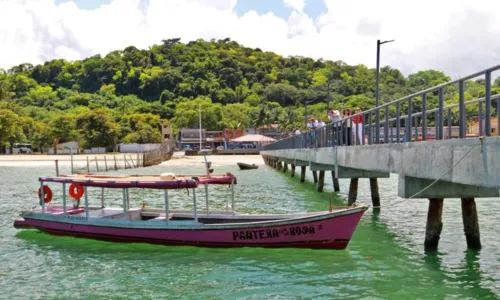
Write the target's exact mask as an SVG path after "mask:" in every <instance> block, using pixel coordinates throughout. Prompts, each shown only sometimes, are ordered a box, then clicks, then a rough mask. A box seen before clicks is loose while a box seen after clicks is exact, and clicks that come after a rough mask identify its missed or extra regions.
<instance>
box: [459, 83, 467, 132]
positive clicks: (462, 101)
mask: <svg viewBox="0 0 500 300" xmlns="http://www.w3.org/2000/svg"><path fill="white" fill-rule="evenodd" d="M458 106H459V110H460V112H459V113H460V119H459V123H458V126H459V133H460V138H461V139H463V138H465V127H466V124H465V94H464V81H463V80H460V81H459V82H458Z"/></svg>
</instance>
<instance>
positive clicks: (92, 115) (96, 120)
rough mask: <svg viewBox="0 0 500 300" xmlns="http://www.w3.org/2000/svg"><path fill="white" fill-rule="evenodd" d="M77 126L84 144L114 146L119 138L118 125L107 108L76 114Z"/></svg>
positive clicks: (86, 145) (89, 146) (85, 145)
mask: <svg viewBox="0 0 500 300" xmlns="http://www.w3.org/2000/svg"><path fill="white" fill-rule="evenodd" d="M76 128H78V133H79V135H80V137H81V140H82V145H83V146H84V147H87V148H91V147H106V148H108V147H114V145H115V144H116V142H117V138H118V125H117V124H116V123H115V122H114V121H113V120H112V119H111V117H110V116H109V115H108V113H107V112H106V111H105V110H102V109H98V110H94V111H89V112H84V113H81V114H79V115H77V116H76Z"/></svg>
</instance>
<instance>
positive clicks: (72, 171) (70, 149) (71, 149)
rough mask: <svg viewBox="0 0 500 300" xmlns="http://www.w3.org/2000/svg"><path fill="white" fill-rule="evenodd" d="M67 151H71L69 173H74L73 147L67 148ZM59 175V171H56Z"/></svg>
mask: <svg viewBox="0 0 500 300" xmlns="http://www.w3.org/2000/svg"><path fill="white" fill-rule="evenodd" d="M69 153H71V174H73V173H74V168H73V148H69ZM57 175H59V173H57Z"/></svg>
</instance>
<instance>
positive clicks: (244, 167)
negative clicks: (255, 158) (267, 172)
mask: <svg viewBox="0 0 500 300" xmlns="http://www.w3.org/2000/svg"><path fill="white" fill-rule="evenodd" d="M236 164H237V165H238V167H240V170H252V169H257V168H259V166H257V165H256V164H251V165H250V164H246V163H242V162H238V163H236Z"/></svg>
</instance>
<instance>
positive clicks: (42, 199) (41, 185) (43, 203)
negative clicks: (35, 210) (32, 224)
mask: <svg viewBox="0 0 500 300" xmlns="http://www.w3.org/2000/svg"><path fill="white" fill-rule="evenodd" d="M40 202H41V203H42V213H45V193H44V192H43V181H40Z"/></svg>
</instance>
